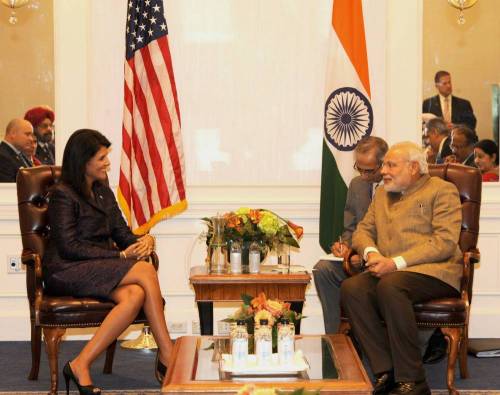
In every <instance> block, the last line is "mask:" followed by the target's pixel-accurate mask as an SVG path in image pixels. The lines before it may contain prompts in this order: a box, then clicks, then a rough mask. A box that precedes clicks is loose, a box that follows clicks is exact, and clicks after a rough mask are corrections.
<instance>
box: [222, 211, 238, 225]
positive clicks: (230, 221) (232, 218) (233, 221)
mask: <svg viewBox="0 0 500 395" xmlns="http://www.w3.org/2000/svg"><path fill="white" fill-rule="evenodd" d="M224 219H225V220H226V226H227V227H228V228H237V229H238V228H239V225H240V222H241V219H240V217H238V216H237V215H236V214H234V213H226V214H224Z"/></svg>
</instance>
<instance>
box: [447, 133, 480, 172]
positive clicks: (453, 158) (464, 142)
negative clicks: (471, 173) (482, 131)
mask: <svg viewBox="0 0 500 395" xmlns="http://www.w3.org/2000/svg"><path fill="white" fill-rule="evenodd" d="M476 141H477V136H476V133H475V132H474V131H473V130H472V129H470V128H468V127H467V126H465V125H456V126H454V127H453V129H452V130H451V143H450V148H451V151H452V152H453V154H452V155H449V156H447V157H446V160H445V162H446V163H461V164H462V165H465V166H471V167H476V163H475V162H474V144H475V143H476Z"/></svg>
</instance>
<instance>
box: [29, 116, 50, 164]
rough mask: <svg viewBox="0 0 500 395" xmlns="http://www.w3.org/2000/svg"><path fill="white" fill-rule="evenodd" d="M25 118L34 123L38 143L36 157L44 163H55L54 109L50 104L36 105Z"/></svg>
mask: <svg viewBox="0 0 500 395" xmlns="http://www.w3.org/2000/svg"><path fill="white" fill-rule="evenodd" d="M24 119H25V120H27V121H28V122H29V123H31V125H33V130H34V132H35V136H36V139H37V143H38V146H37V148H36V153H35V157H36V158H37V159H38V160H39V161H40V162H41V163H42V164H44V165H53V164H55V146H54V142H53V134H54V119H55V116H54V111H52V110H51V109H50V107H48V106H43V107H34V108H32V109H30V110H28V111H26V114H24Z"/></svg>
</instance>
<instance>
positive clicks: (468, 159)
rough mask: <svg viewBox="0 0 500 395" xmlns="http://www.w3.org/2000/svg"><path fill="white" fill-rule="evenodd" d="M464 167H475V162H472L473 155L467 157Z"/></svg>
mask: <svg viewBox="0 0 500 395" xmlns="http://www.w3.org/2000/svg"><path fill="white" fill-rule="evenodd" d="M463 164H464V165H465V166H470V167H477V166H476V162H474V153H472V154H471V155H469V157H468V158H467V160H466V161H465V163H463Z"/></svg>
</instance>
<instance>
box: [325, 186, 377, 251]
mask: <svg viewBox="0 0 500 395" xmlns="http://www.w3.org/2000/svg"><path fill="white" fill-rule="evenodd" d="M372 185H373V184H372V183H371V182H367V181H365V180H363V178H361V176H357V177H355V178H353V179H352V181H351V183H350V184H349V188H348V189H347V197H346V201H345V208H344V233H342V241H344V242H345V243H347V244H348V245H349V246H350V245H351V239H352V234H353V232H354V231H355V230H356V226H357V225H358V223H360V222H361V220H362V219H363V217H364V216H365V214H366V212H367V211H368V206H369V205H370V203H371V201H372ZM334 241H336V240H334Z"/></svg>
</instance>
